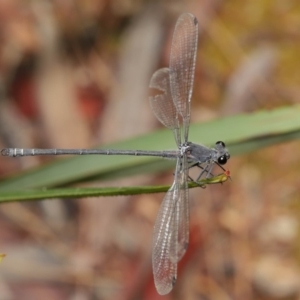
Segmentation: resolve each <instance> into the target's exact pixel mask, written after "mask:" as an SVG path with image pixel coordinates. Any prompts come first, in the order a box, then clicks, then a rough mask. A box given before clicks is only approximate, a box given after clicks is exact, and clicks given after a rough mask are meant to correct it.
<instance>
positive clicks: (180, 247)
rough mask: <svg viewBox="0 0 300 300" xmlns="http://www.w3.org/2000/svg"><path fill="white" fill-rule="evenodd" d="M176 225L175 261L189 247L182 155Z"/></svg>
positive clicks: (188, 223) (185, 168)
mask: <svg viewBox="0 0 300 300" xmlns="http://www.w3.org/2000/svg"><path fill="white" fill-rule="evenodd" d="M175 209H176V212H175V215H176V218H177V221H176V223H177V224H178V226H177V227H178V242H177V253H176V257H177V261H179V260H180V259H181V258H182V257H183V255H184V254H185V252H186V250H187V248H188V245H189V232H190V207H189V190H188V169H187V158H186V156H185V155H184V156H183V158H182V161H181V174H180V176H179V198H178V200H177V202H176V208H175Z"/></svg>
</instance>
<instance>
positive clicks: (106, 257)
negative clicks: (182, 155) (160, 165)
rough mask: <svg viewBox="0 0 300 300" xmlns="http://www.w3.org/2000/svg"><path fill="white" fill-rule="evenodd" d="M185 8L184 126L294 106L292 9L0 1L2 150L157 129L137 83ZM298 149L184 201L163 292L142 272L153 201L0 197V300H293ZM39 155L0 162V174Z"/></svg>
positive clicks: (241, 167) (161, 56) (162, 58)
mask: <svg viewBox="0 0 300 300" xmlns="http://www.w3.org/2000/svg"><path fill="white" fill-rule="evenodd" d="M183 12H191V13H193V14H194V15H195V16H196V17H197V18H198V21H199V44H198V56H197V63H196V74H195V87H194V92H193V100H192V122H202V121H208V120H212V119H217V118H220V117H225V116H229V115H234V114H239V113H246V112H247V113H248V112H253V111H256V110H260V109H272V108H276V107H279V106H282V105H292V104H295V103H299V102H300V88H299V83H300V59H299V49H300V30H299V29H300V3H299V1H296V0H286V1H268V0H261V1H251V0H245V1H237V0H228V1H220V0H198V1H192V0H190V1H189V0H186V1H176V0H165V1H146V0H73V1H70V0H64V1H56V0H52V1H46V0H35V1H34V0H31V1H26V0H23V1H22V0H1V1H0V147H1V148H3V147H24V148H31V147H35V148H51V147H55V148H87V147H91V146H94V145H96V144H106V143H110V142H115V141H118V140H122V139H126V138H130V137H134V136H138V135H142V134H146V133H149V132H151V131H154V130H155V129H157V128H159V126H160V125H159V124H158V122H157V120H156V118H155V117H154V115H153V114H152V112H151V110H150V106H149V103H148V100H147V97H148V85H149V81H150V78H151V75H152V74H153V72H154V71H155V70H156V69H158V68H160V67H165V66H167V65H168V61H169V54H170V46H171V39H172V34H173V30H174V26H175V22H176V20H177V18H178V16H179V15H180V14H181V13H183ZM170 134H171V133H170ZM215 140H216V141H217V140H222V137H219V136H218V133H217V132H216V133H215ZM194 142H198V143H201V137H199V141H194ZM225 142H226V141H225ZM229 150H230V149H229ZM299 150H300V144H299V142H298V141H295V142H289V143H285V144H281V145H276V146H273V147H269V148H266V149H263V150H260V151H256V152H255V153H251V154H247V155H243V156H239V157H232V159H231V160H230V161H229V163H228V165H227V168H229V169H230V171H231V175H232V181H231V182H226V183H225V184H223V185H213V186H209V187H207V189H205V190H200V189H193V190H192V191H191V192H190V194H191V196H190V198H191V211H192V214H191V244H190V246H189V249H188V252H187V254H186V255H185V256H184V258H183V260H182V261H181V262H180V263H179V271H178V281H177V284H176V286H175V288H174V290H173V291H172V293H171V294H169V295H167V296H164V297H161V296H159V295H157V293H156V291H155V289H154V285H153V278H152V268H151V242H152V229H153V224H154V220H155V217H156V213H157V210H158V208H159V205H160V203H161V199H162V198H163V195H162V194H158V195H141V196H136V197H126V198H125V197H114V198H88V199H79V200H76V199H74V200H72V199H70V200H64V201H61V200H46V201H41V202H40V203H32V202H28V203H26V204H20V203H11V204H2V205H1V206H0V252H3V253H6V254H7V256H6V257H5V259H4V261H3V262H2V263H1V265H0V298H1V300H13V299H22V300H24V299H30V300H34V299H57V300H60V299H71V300H86V299H160V298H164V299H203V300H204V299H205V300H206V299H214V300H215V299H244V300H250V299H265V300H269V299H270V300H271V299H300V255H299V253H300V239H299V238H300V236H299V216H300V210H299V209H300V207H299V200H300V199H299V197H300V179H299V168H300V159H299V152H300V151H299ZM51 160H57V158H52V157H48V158H45V157H44V158H39V157H29V158H20V159H11V158H5V157H1V163H0V174H1V176H2V177H3V178H4V177H5V176H9V175H13V174H16V173H18V172H20V171H22V170H27V169H30V168H35V167H38V166H40V165H41V164H44V163H46V162H49V161H51ZM172 178H173V175H172V172H166V173H164V174H156V175H155V176H153V175H151V176H144V175H143V176H138V177H135V178H127V179H122V180H119V181H118V182H114V184H115V185H120V186H127V185H128V186H130V185H142V184H148V185H151V184H162V183H170V182H172ZM109 185H110V182H105V183H104V186H109Z"/></svg>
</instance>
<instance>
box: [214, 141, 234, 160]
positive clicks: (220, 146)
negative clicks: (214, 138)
mask: <svg viewBox="0 0 300 300" xmlns="http://www.w3.org/2000/svg"><path fill="white" fill-rule="evenodd" d="M215 149H216V150H217V152H218V154H217V161H218V163H219V164H220V165H225V164H226V163H227V161H228V159H229V158H230V154H229V153H228V150H227V149H226V146H225V143H224V142H222V141H218V142H216V147H215Z"/></svg>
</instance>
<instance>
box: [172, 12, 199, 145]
mask: <svg viewBox="0 0 300 300" xmlns="http://www.w3.org/2000/svg"><path fill="white" fill-rule="evenodd" d="M197 42H198V21H197V19H196V18H195V17H194V16H193V15H192V14H189V13H185V14H182V15H181V16H180V17H179V18H178V21H177V23H176V26H175V31H174V34H173V40H172V48H171V55H170V86H171V94H172V98H173V101H174V105H175V107H176V109H177V111H178V113H179V114H180V115H181V116H182V120H183V141H184V142H187V141H188V130H189V124H190V104H191V97H192V90H193V84H194V73H195V64H196V52H197Z"/></svg>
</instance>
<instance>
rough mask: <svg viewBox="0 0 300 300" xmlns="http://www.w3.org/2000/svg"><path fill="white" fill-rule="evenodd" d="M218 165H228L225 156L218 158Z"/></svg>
mask: <svg viewBox="0 0 300 300" xmlns="http://www.w3.org/2000/svg"><path fill="white" fill-rule="evenodd" d="M218 163H219V164H220V165H225V164H226V163H227V158H226V156H225V155H222V156H220V157H219V158H218Z"/></svg>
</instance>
